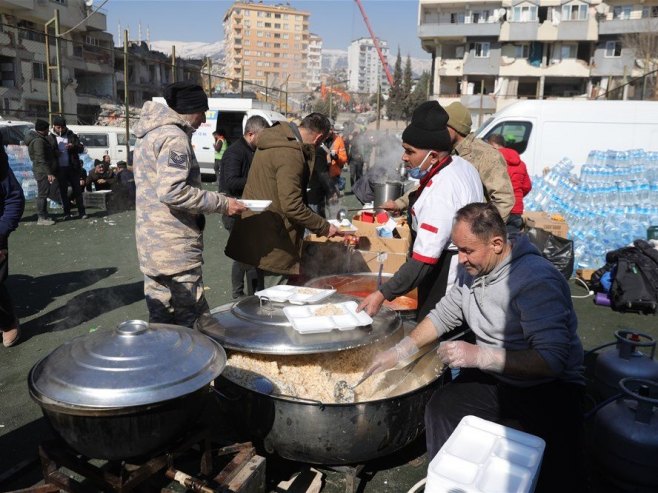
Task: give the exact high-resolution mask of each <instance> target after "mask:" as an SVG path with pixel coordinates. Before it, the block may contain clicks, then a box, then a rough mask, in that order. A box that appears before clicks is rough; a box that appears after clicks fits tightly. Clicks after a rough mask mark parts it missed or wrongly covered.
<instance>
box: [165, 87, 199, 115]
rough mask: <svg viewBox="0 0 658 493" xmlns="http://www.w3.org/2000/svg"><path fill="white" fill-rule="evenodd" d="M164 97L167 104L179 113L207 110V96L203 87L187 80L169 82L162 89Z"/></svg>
mask: <svg viewBox="0 0 658 493" xmlns="http://www.w3.org/2000/svg"><path fill="white" fill-rule="evenodd" d="M164 98H165V101H167V105H169V107H170V108H171V109H172V110H174V111H175V112H176V113H180V114H181V115H189V114H192V113H203V112H204V111H208V96H206V93H205V92H203V87H201V86H200V85H198V84H194V83H192V82H189V81H181V82H174V83H173V84H169V85H168V86H167V87H165V89H164Z"/></svg>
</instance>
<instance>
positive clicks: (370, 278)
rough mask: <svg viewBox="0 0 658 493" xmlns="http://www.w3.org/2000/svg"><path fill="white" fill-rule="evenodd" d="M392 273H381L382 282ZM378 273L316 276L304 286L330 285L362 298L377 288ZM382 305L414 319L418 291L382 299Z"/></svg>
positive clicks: (349, 294)
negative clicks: (391, 298)
mask: <svg viewBox="0 0 658 493" xmlns="http://www.w3.org/2000/svg"><path fill="white" fill-rule="evenodd" d="M391 277H393V274H388V273H386V274H382V276H381V282H382V284H383V283H385V282H386V281H388V280H389V279H390V278H391ZM378 282H379V275H378V274H376V273H374V272H358V273H354V274H336V275H331V276H322V277H316V278H315V279H312V280H310V281H308V282H307V283H306V284H305V286H308V287H311V288H327V287H331V288H332V289H335V290H336V292H338V293H340V294H344V295H347V296H354V297H355V298H360V299H363V298H365V297H366V296H368V295H369V294H370V293H373V292H375V291H377V289H379V286H378V285H377V284H378ZM384 306H385V307H388V308H390V309H391V310H395V311H397V312H400V314H401V315H410V316H413V318H414V319H415V315H416V309H417V308H418V291H417V290H416V289H414V290H413V291H411V292H410V293H408V294H406V295H404V296H399V297H397V298H395V299H394V300H393V301H384Z"/></svg>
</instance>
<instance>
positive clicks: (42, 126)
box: [34, 120, 50, 132]
mask: <svg viewBox="0 0 658 493" xmlns="http://www.w3.org/2000/svg"><path fill="white" fill-rule="evenodd" d="M49 126H50V125H48V122H47V121H46V120H37V121H36V122H34V130H37V131H38V132H43V131H44V130H48V127H49Z"/></svg>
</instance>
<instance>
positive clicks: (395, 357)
mask: <svg viewBox="0 0 658 493" xmlns="http://www.w3.org/2000/svg"><path fill="white" fill-rule="evenodd" d="M417 352H418V346H416V343H415V342H414V340H413V339H412V338H411V337H409V336H407V337H405V338H404V339H402V340H401V341H400V342H398V343H397V344H396V345H395V346H393V347H392V348H391V349H387V350H386V351H382V352H380V353H377V355H376V356H375V357H374V358H373V360H372V363H371V364H370V366H369V367H368V369H367V370H366V371H365V373H364V375H365V374H368V375H372V374H373V373H379V372H382V371H384V370H388V369H389V368H393V367H394V366H395V365H397V364H398V363H399V362H400V361H403V360H405V359H408V358H410V357H411V356H413V355H414V354H416V353H417Z"/></svg>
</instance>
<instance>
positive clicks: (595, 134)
mask: <svg viewBox="0 0 658 493" xmlns="http://www.w3.org/2000/svg"><path fill="white" fill-rule="evenodd" d="M493 134H501V135H502V136H503V138H504V139H505V143H506V145H507V147H511V148H512V149H515V150H516V151H518V152H519V154H521V159H523V161H524V162H525V163H526V165H527V166H528V172H529V174H530V175H531V176H532V175H539V174H541V173H542V170H543V169H544V168H546V167H551V166H553V165H555V164H557V163H558V162H559V161H560V160H561V159H562V158H565V157H567V158H569V159H571V161H573V164H574V168H575V171H578V169H580V166H582V165H583V164H584V163H585V162H586V160H587V154H588V153H589V151H591V150H608V149H616V150H627V149H644V150H645V151H656V150H658V102H653V101H578V100H573V101H572V100H542V101H520V102H518V103H514V104H511V105H509V106H508V107H506V108H503V109H502V110H501V111H499V112H497V113H496V114H495V115H493V117H491V118H490V119H489V120H487V121H486V122H485V123H484V124H483V125H482V126H481V127H480V128H479V129H478V130H477V132H476V135H477V137H480V138H481V139H484V140H487V138H489V137H490V136H491V135H493Z"/></svg>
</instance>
